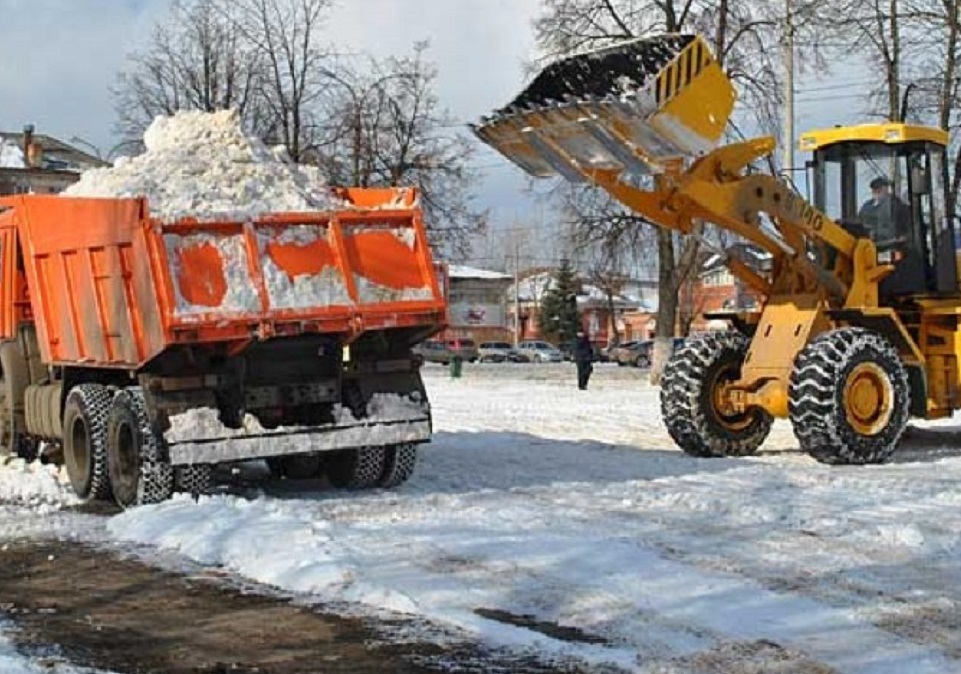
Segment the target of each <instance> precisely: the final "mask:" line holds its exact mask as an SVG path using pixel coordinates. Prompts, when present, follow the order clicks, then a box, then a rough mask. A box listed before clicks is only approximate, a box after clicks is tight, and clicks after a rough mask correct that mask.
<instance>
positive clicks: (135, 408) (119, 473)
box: [107, 388, 174, 508]
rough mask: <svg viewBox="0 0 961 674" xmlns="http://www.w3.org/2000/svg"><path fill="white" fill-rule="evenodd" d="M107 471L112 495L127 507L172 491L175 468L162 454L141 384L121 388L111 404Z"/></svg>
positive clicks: (161, 498)
mask: <svg viewBox="0 0 961 674" xmlns="http://www.w3.org/2000/svg"><path fill="white" fill-rule="evenodd" d="M107 473H108V474H109V476H110V487H111V489H112V491H113V498H114V500H115V501H116V502H117V504H118V505H120V506H122V507H124V508H129V507H131V506H136V505H146V504H148V503H160V502H161V501H165V500H167V499H168V498H170V495H171V494H172V493H173V481H174V479H173V468H172V467H171V466H170V464H169V463H167V462H166V461H164V460H163V457H162V456H161V451H160V442H159V439H158V438H157V436H156V435H155V434H154V432H153V429H152V428H151V425H150V419H149V418H148V417H147V406H146V402H145V401H144V398H143V393H142V392H141V391H140V389H138V388H132V389H126V390H123V391H120V392H119V393H117V395H115V396H114V398H113V402H112V404H111V406H110V414H109V416H108V417H107Z"/></svg>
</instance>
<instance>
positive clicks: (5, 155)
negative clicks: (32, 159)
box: [0, 138, 27, 168]
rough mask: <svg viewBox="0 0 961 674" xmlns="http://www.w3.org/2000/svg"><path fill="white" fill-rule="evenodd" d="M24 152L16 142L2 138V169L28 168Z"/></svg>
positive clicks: (0, 148) (0, 160) (0, 144)
mask: <svg viewBox="0 0 961 674" xmlns="http://www.w3.org/2000/svg"><path fill="white" fill-rule="evenodd" d="M26 166H27V163H26V162H25V161H24V160H23V150H22V149H21V148H20V146H19V145H17V143H16V142H12V141H7V140H4V139H2V138H0V168H26Z"/></svg>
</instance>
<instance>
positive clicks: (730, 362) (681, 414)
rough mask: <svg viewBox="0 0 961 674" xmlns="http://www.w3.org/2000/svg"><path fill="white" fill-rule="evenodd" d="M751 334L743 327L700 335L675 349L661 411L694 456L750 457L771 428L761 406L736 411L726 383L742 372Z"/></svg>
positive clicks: (665, 379) (669, 427)
mask: <svg viewBox="0 0 961 674" xmlns="http://www.w3.org/2000/svg"><path fill="white" fill-rule="evenodd" d="M748 344H749V342H748V339H747V337H745V336H744V335H742V334H741V333H739V332H734V331H728V332H714V333H704V334H700V335H696V336H694V337H692V338H691V339H689V340H688V341H687V342H686V343H685V345H684V346H683V347H681V348H680V349H678V350H677V351H675V352H674V355H673V356H671V358H670V360H668V362H667V366H666V367H665V368H664V377H663V379H662V381H661V416H662V418H663V419H664V425H665V426H667V431H668V433H670V435H671V437H672V438H673V439H674V442H676V443H677V445H678V447H680V448H681V449H682V450H684V451H685V452H686V453H688V454H691V455H692V456H700V457H716V456H748V455H750V454H753V453H754V452H756V451H757V449H758V447H760V446H761V443H763V442H764V440H765V438H767V435H768V433H769V432H770V430H771V423H772V418H771V415H769V414H768V413H767V412H765V411H764V410H762V409H760V408H752V409H750V410H748V411H747V412H736V411H734V410H732V409H730V408H729V407H728V406H727V405H726V398H725V396H723V388H724V386H725V384H727V383H729V382H732V381H736V380H737V379H738V378H739V377H740V375H741V364H742V363H743V362H744V356H745V355H746V354H747V348H748Z"/></svg>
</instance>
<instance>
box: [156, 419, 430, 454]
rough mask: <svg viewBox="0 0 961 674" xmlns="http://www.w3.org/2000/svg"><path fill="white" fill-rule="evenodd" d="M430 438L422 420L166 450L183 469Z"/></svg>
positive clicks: (206, 441) (280, 432)
mask: <svg viewBox="0 0 961 674" xmlns="http://www.w3.org/2000/svg"><path fill="white" fill-rule="evenodd" d="M430 435H431V423H430V419H429V418H428V417H423V418H418V419H402V420H396V421H372V422H368V423H356V424H346V425H344V424H342V425H336V426H314V427H301V428H282V429H276V430H264V431H262V432H256V433H249V434H248V433H243V434H239V433H238V434H236V435H229V436H226V437H208V438H201V439H191V440H186V441H182V442H177V443H169V444H168V447H169V453H170V462H171V463H172V464H174V465H185V464H193V463H221V462H226V461H243V460H247V459H259V458H266V457H271V456H288V455H291V454H307V453H312V452H329V451H334V450H338V449H359V448H361V447H372V446H387V445H401V444H410V443H422V442H428V441H429V440H430Z"/></svg>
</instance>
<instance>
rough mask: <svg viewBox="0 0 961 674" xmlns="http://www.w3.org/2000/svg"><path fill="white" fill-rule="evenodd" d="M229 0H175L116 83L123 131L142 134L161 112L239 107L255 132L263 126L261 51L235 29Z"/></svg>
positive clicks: (126, 134)
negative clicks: (230, 13)
mask: <svg viewBox="0 0 961 674" xmlns="http://www.w3.org/2000/svg"><path fill="white" fill-rule="evenodd" d="M230 7H231V5H230V4H229V3H228V2H225V0H194V1H189V0H188V1H184V0H174V3H173V5H172V6H171V8H170V13H169V15H168V16H167V18H166V20H164V21H163V22H162V23H160V24H159V25H157V26H156V27H155V28H154V30H153V33H152V35H151V37H150V40H149V42H148V43H147V45H146V47H145V48H144V50H143V51H140V52H135V53H134V54H132V55H131V56H130V58H129V65H128V67H127V68H126V69H125V70H124V71H122V72H121V73H120V74H119V76H118V80H117V84H116V86H115V87H114V97H115V102H116V110H117V114H118V130H119V131H120V132H121V134H122V135H123V136H124V137H125V138H126V139H128V140H130V139H139V138H141V137H142V136H143V131H144V129H146V127H147V126H148V125H149V124H150V122H151V121H153V119H154V117H156V116H157V115H172V114H174V113H175V112H177V111H178V110H204V111H207V112H212V111H215V110H223V109H226V108H236V109H237V110H238V111H239V112H240V114H241V116H242V118H243V119H244V121H245V122H246V123H247V125H248V126H249V127H250V128H251V129H253V130H254V131H258V130H261V129H262V128H263V125H264V114H263V112H264V111H263V106H262V100H260V99H259V98H258V95H259V91H260V87H261V84H262V83H261V77H260V64H261V61H260V59H259V55H258V54H257V53H255V51H254V50H253V49H252V48H251V47H250V45H249V44H247V43H246V42H245V41H244V40H243V39H242V38H241V37H240V36H238V35H237V33H236V32H235V31H234V30H233V28H232V19H231V18H230V15H229V11H230Z"/></svg>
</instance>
